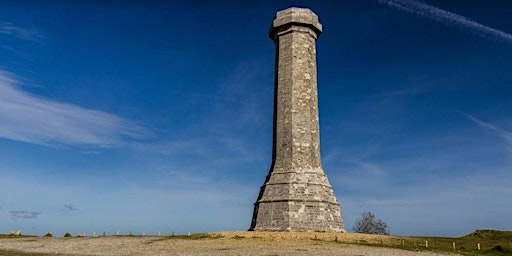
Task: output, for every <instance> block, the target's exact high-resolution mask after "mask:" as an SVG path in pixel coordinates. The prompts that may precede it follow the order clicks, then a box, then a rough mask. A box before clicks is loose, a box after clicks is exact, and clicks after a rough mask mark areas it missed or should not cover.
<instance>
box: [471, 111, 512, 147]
mask: <svg viewBox="0 0 512 256" xmlns="http://www.w3.org/2000/svg"><path fill="white" fill-rule="evenodd" d="M464 115H465V116H467V117H468V118H469V119H471V121H473V122H475V123H476V124H477V125H478V126H480V127H482V128H484V129H486V130H489V131H492V132H494V133H495V134H496V135H498V136H499V137H501V138H502V139H503V140H505V142H507V143H508V144H509V145H510V146H512V132H509V131H506V130H504V129H502V128H500V127H498V126H496V125H494V124H491V123H487V122H484V121H482V120H480V119H478V118H476V117H474V116H472V115H469V114H464Z"/></svg>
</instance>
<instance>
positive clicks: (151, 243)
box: [0, 236, 444, 256]
mask: <svg viewBox="0 0 512 256" xmlns="http://www.w3.org/2000/svg"><path fill="white" fill-rule="evenodd" d="M2 250H5V251H9V250H17V251H23V252H30V253H44V254H58V255H109V256H118V255H119V256H120V255H123V256H124V255H149V256H157V255H279V256H282V255H347V256H348V255H350V256H360V255H376V256H377V255H379V256H386V255H393V256H401V255H403V256H406V255H421V256H438V255H444V254H438V253H432V252H412V251H405V250H399V249H392V248H382V247H373V246H359V245H353V244H343V243H335V242H332V241H322V240H311V239H267V238H260V237H258V238H247V237H243V238H242V237H238V236H237V237H223V238H201V239H182V238H169V237H87V238H40V237H34V238H15V239H13V238H4V239H0V251H2Z"/></svg>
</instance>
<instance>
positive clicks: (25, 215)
mask: <svg viewBox="0 0 512 256" xmlns="http://www.w3.org/2000/svg"><path fill="white" fill-rule="evenodd" d="M9 213H10V214H11V217H12V218H14V219H37V217H39V215H41V214H42V212H31V211H19V210H17V211H9Z"/></svg>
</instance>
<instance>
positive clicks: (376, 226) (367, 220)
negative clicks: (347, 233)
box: [352, 211, 389, 235]
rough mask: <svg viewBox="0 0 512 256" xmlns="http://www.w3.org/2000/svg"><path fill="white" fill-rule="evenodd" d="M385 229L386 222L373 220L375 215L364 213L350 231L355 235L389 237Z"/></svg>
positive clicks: (386, 226)
mask: <svg viewBox="0 0 512 256" xmlns="http://www.w3.org/2000/svg"><path fill="white" fill-rule="evenodd" d="M387 228H388V224H386V222H384V221H382V220H378V219H375V214H373V213H371V212H369V211H366V212H362V213H361V217H360V218H359V219H357V220H356V224H355V225H354V227H353V228H352V230H354V232H356V233H365V234H375V235H389V232H388V230H387Z"/></svg>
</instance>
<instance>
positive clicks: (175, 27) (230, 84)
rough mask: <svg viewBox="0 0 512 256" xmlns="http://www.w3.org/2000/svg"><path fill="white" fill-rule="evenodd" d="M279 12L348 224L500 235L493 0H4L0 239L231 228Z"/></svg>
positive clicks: (510, 202)
mask: <svg viewBox="0 0 512 256" xmlns="http://www.w3.org/2000/svg"><path fill="white" fill-rule="evenodd" d="M290 6H300V7H309V8H311V9H312V10H313V11H315V12H316V13H317V14H318V15H319V18H320V21H321V23H322V24H323V27H324V33H323V34H322V35H321V36H320V38H319V40H318V42H317V47H318V48H317V54H318V56H317V60H318V87H319V89H318V90H319V110H320V129H321V152H322V161H323V166H324V170H325V172H326V174H327V176H328V178H329V180H330V183H331V185H332V186H333V187H334V190H335V193H336V195H337V198H338V200H339V201H340V202H341V204H342V214H343V218H344V221H345V226H346V228H347V229H348V230H350V229H351V228H352V226H353V224H354V221H355V219H356V218H357V217H358V216H359V214H360V213H361V212H363V211H365V210H368V211H372V212H374V213H375V215H376V216H377V217H378V218H380V219H383V220H384V221H386V222H387V223H388V225H389V228H390V232H391V233H392V234H396V235H436V236H459V235H463V234H466V233H469V232H472V231H473V230H475V229H487V228H489V229H491V228H492V229H503V230H512V223H511V222H510V221H507V220H508V217H510V216H511V215H512V102H511V101H510V96H511V95H512V87H511V86H510V85H511V83H512V72H510V67H511V66H512V36H511V34H512V17H511V16H510V15H509V12H508V10H510V9H511V8H512V3H510V1H506V0H493V1H477V0H453V1H440V0H436V1H434V0H425V1H423V2H418V1H412V0H357V1H356V0H351V1H349V0H347V1H266V0H264V1H257V2H254V3H251V4H249V3H244V2H240V1H237V2H231V1H216V2H215V3H213V2H207V1H167V3H162V2H156V1H140V2H135V1H109V2H108V3H104V2H103V1H98V2H94V1H2V2H1V3H0V184H1V186H0V194H1V195H2V196H1V197H0V233H8V232H10V231H11V230H18V229H20V230H22V232H24V233H30V234H44V232H46V231H53V232H54V233H55V234H56V235H59V234H64V233H65V232H71V233H73V234H77V233H82V232H85V233H87V234H92V232H97V233H101V232H103V231H105V232H107V233H109V234H112V233H114V232H116V231H117V230H119V231H120V232H122V233H128V232H129V231H131V232H132V233H142V232H146V233H153V234H156V233H157V232H158V231H160V232H162V233H164V234H170V233H171V232H175V233H186V232H208V231H218V230H246V229H248V228H249V225H250V221H251V216H252V209H253V203H254V201H255V200H256V197H257V195H258V192H259V187H260V186H261V185H262V183H263V181H264V178H265V176H266V174H267V172H268V169H269V167H270V162H271V142H272V137H271V135H272V104H273V102H272V101H273V95H272V93H273V88H272V86H273V69H274V66H273V65H274V46H273V43H272V41H271V40H270V39H269V38H268V29H269V27H270V23H271V21H272V19H273V17H274V15H275V12H276V11H278V10H281V9H285V8H287V7H290Z"/></svg>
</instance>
